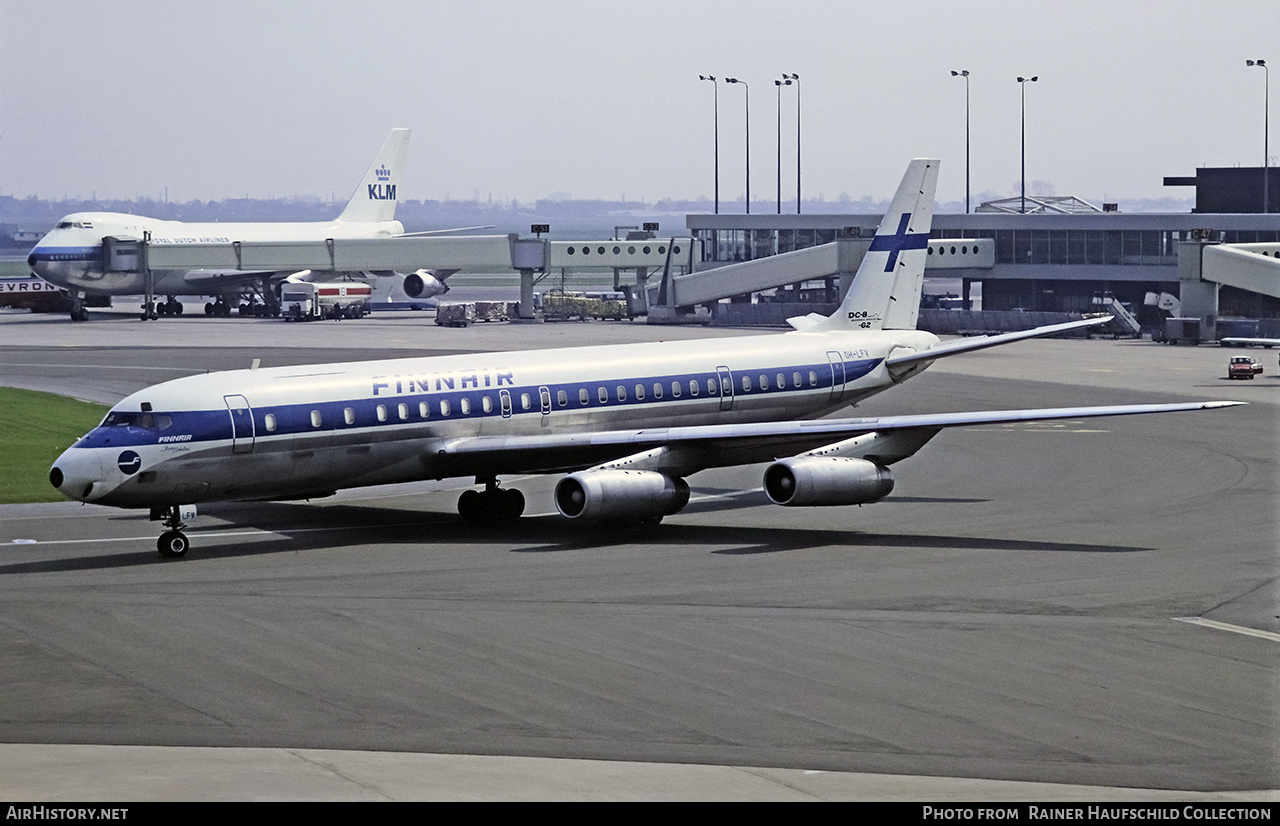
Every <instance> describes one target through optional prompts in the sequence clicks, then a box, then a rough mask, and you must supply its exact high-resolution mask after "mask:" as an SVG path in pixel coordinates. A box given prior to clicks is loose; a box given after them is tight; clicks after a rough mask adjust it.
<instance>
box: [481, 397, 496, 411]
mask: <svg viewBox="0 0 1280 826" xmlns="http://www.w3.org/2000/svg"><path fill="white" fill-rule="evenodd" d="M480 409H481V410H483V411H484V412H486V413H492V412H493V397H492V396H481V397H480Z"/></svg>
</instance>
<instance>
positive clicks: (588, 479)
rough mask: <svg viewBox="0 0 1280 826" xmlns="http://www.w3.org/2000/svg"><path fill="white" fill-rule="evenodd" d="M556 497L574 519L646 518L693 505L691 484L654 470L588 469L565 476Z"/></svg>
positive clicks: (561, 506) (558, 502) (564, 512)
mask: <svg viewBox="0 0 1280 826" xmlns="http://www.w3.org/2000/svg"><path fill="white" fill-rule="evenodd" d="M555 499H556V509H557V510H559V511H560V513H561V514H563V515H564V516H567V517H569V518H570V519H578V518H583V519H644V518H647V517H654V516H666V515H668V514H672V513H676V512H677V511H679V510H681V509H682V508H683V507H684V506H685V505H687V504H689V485H688V483H687V482H685V481H684V480H683V479H678V478H675V477H671V476H667V475H665V474H662V473H656V472H654V471H652V470H587V471H581V472H579V473H571V474H569V475H568V476H566V477H564V478H563V479H561V480H560V482H559V484H557V485H556V494H555Z"/></svg>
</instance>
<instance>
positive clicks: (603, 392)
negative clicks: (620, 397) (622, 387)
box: [598, 387, 609, 404]
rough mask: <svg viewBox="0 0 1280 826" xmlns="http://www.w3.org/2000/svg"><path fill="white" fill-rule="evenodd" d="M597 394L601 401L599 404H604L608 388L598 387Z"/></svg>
mask: <svg viewBox="0 0 1280 826" xmlns="http://www.w3.org/2000/svg"><path fill="white" fill-rule="evenodd" d="M598 395H599V397H600V403H601V404H604V403H605V402H607V401H609V390H608V388H605V387H601V388H600V392H599V394H598Z"/></svg>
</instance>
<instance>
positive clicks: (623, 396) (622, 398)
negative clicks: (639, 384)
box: [618, 384, 627, 402]
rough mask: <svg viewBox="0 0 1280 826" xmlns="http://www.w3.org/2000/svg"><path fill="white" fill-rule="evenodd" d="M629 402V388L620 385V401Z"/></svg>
mask: <svg viewBox="0 0 1280 826" xmlns="http://www.w3.org/2000/svg"><path fill="white" fill-rule="evenodd" d="M626 400H627V388H625V387H623V386H622V385H621V384H620V385H618V401H620V402H625V401H626Z"/></svg>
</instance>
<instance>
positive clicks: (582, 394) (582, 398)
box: [578, 387, 591, 405]
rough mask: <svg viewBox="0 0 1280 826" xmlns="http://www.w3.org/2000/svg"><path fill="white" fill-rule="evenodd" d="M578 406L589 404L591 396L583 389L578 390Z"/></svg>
mask: <svg viewBox="0 0 1280 826" xmlns="http://www.w3.org/2000/svg"><path fill="white" fill-rule="evenodd" d="M578 404H581V405H588V404H591V394H590V393H588V392H587V388H585V387H582V388H579V389H578Z"/></svg>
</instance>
